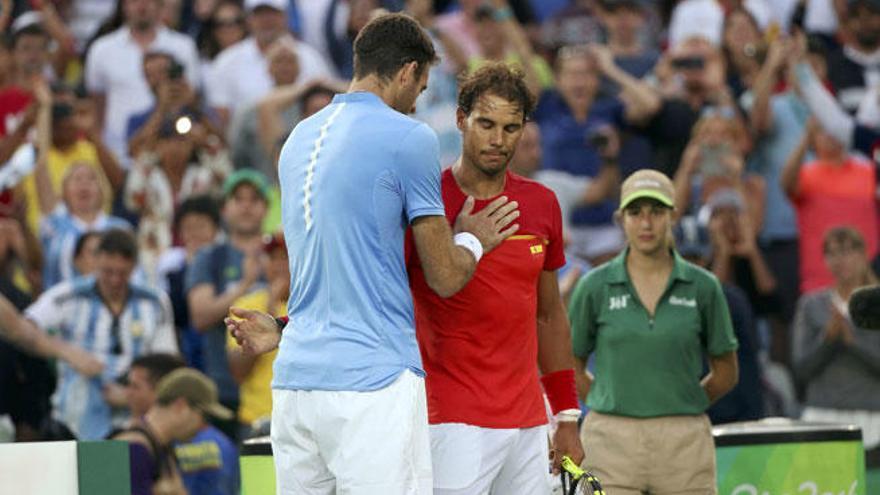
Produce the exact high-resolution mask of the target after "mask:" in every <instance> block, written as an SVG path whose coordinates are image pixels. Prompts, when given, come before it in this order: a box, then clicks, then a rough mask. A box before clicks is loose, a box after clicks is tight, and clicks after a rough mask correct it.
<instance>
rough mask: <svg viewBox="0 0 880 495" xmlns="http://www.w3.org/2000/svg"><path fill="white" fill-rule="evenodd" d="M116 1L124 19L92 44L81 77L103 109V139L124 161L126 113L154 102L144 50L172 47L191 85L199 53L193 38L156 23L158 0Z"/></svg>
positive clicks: (196, 79)
mask: <svg viewBox="0 0 880 495" xmlns="http://www.w3.org/2000/svg"><path fill="white" fill-rule="evenodd" d="M119 1H121V2H123V13H124V17H125V24H123V26H122V27H120V28H119V29H117V30H116V31H113V32H111V33H110V34H107V35H105V36H102V37H100V38H98V39H97V40H96V41H95V43H94V44H92V47H91V49H90V50H89V52H88V54H87V56H86V73H85V82H86V88H87V89H88V91H89V92H90V93H91V94H92V95H94V96H95V97H96V100H97V102H98V107H99V109H100V110H99V111H102V114H103V118H104V121H103V128H104V141H105V142H106V143H107V145H108V146H109V147H110V149H111V150H113V151H114V152H115V153H116V154H117V156H118V157H119V158H120V160H121V161H122V163H123V164H125V165H126V166H127V165H128V163H129V160H128V153H127V149H126V144H127V143H126V138H125V134H126V126H127V124H128V118H129V117H130V116H131V115H132V114H135V113H139V112H144V111H146V110H147V109H149V108H150V107H151V106H153V103H154V102H153V94H152V93H151V92H150V88H149V86H148V85H147V81H146V79H145V78H144V73H143V69H142V66H143V55H144V53H146V52H167V53H173V54H174V57H175V58H176V59H177V60H178V61H180V63H181V64H182V65H183V67H184V73H185V74H186V78H187V79H188V80H189V82H190V84H191V85H192V86H193V87H197V86H198V82H199V56H198V52H197V51H196V46H195V43H194V42H193V40H192V39H190V38H189V37H188V36H185V35H183V34H180V33H176V32H174V31H171V30H170V29H168V28H166V27H165V26H163V25H162V24H160V22H159V19H160V11H161V9H160V5H161V1H162V0H119Z"/></svg>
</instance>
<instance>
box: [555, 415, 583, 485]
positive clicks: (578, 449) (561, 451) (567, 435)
mask: <svg viewBox="0 0 880 495" xmlns="http://www.w3.org/2000/svg"><path fill="white" fill-rule="evenodd" d="M550 448H551V449H552V450H551V451H550V463H551V465H552V469H553V474H559V471H560V469H561V468H560V464H561V463H562V457H563V456H568V457H570V458H571V460H572V461H574V463H575V464H577V465H578V466H580V465H581V463H582V462H583V461H584V447H583V446H582V445H581V439H580V436H579V435H578V424H577V422H576V421H560V422H559V423H557V424H556V432H555V433H554V434H553V442H552V445H551V446H550Z"/></svg>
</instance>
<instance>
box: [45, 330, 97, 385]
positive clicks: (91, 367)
mask: <svg viewBox="0 0 880 495" xmlns="http://www.w3.org/2000/svg"><path fill="white" fill-rule="evenodd" d="M48 338H49V339H54V340H55V342H56V343H57V344H58V347H59V351H58V357H59V358H61V359H62V360H63V361H65V362H66V363H67V364H69V365H70V367H71V368H73V369H74V370H75V371H76V372H77V373H79V374H81V375H82V376H84V377H86V378H91V377H93V376H98V375H100V374H101V373H102V372H103V371H104V363H103V362H102V361H101V360H100V359H98V358H97V357H95V356H94V355H92V354H91V353H90V352H88V351H86V350H85V349H82V348H80V347H77V346H75V345H73V344H69V343H67V342H62V341H60V339H57V337H48Z"/></svg>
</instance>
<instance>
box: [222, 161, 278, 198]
mask: <svg viewBox="0 0 880 495" xmlns="http://www.w3.org/2000/svg"><path fill="white" fill-rule="evenodd" d="M245 183H247V184H250V185H252V186H253V187H254V189H256V190H257V192H258V193H259V194H260V196H262V197H263V199H264V200H265V201H267V202H268V201H269V181H267V180H266V176H265V175H263V174H262V173H260V172H258V171H256V170H254V169H251V168H243V169H240V170H236V171H235V172H233V173H232V174H230V175H229V177H227V178H226V182H224V183H223V197H224V198H228V197H229V196H230V195H231V194H232V193H233V192H234V191H235V189H236V188H238V186H240V185H242V184H245Z"/></svg>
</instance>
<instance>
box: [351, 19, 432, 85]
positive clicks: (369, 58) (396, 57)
mask: <svg viewBox="0 0 880 495" xmlns="http://www.w3.org/2000/svg"><path fill="white" fill-rule="evenodd" d="M436 61H437V52H436V51H434V44H433V43H432V42H431V39H430V38H429V37H428V35H427V34H426V33H425V31H424V30H423V29H422V28H421V26H419V23H418V22H416V21H415V19H413V18H412V17H409V16H408V15H405V14H385V15H381V16H379V17H376V18H375V19H373V20H372V21H370V22H369V23H367V25H366V26H364V28H363V29H361V31H360V33H358V35H357V38H355V40H354V76H355V78H357V79H363V78H365V77H367V76H370V75H376V76H378V77H379V79H381V80H383V81H388V80H389V79H391V78H392V77H394V75H395V74H397V72H398V71H399V70H400V69H401V68H402V67H403V66H404V65H406V64H408V63H410V62H416V63H417V64H418V66H419V75H421V73H422V71H424V70H426V69H427V67H428V66H430V65H432V64H433V63H435V62H436Z"/></svg>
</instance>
